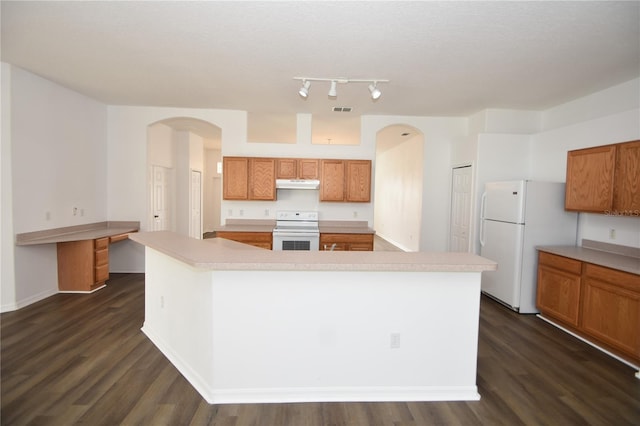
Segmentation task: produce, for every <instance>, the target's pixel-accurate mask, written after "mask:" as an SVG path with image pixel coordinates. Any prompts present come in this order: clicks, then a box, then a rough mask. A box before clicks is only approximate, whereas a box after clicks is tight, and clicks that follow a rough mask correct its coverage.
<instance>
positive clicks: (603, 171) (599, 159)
mask: <svg viewBox="0 0 640 426" xmlns="http://www.w3.org/2000/svg"><path fill="white" fill-rule="evenodd" d="M565 209H567V210H574V211H581V212H593V213H611V214H616V215H632V216H633V215H638V212H639V211H640V141H632V142H625V143H619V144H613V145H605V146H596V147H593V148H585V149H578V150H575V151H569V153H568V154H567V186H566V193H565Z"/></svg>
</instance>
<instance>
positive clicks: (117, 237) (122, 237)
mask: <svg viewBox="0 0 640 426" xmlns="http://www.w3.org/2000/svg"><path fill="white" fill-rule="evenodd" d="M127 238H129V234H118V235H112V236H110V237H109V244H113V243H117V242H119V241H124V240H126V239H127Z"/></svg>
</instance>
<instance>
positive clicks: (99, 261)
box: [95, 248, 109, 267]
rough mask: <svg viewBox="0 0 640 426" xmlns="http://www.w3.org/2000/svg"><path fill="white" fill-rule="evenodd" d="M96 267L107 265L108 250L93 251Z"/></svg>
mask: <svg viewBox="0 0 640 426" xmlns="http://www.w3.org/2000/svg"><path fill="white" fill-rule="evenodd" d="M95 259H96V263H95V265H96V267H97V266H102V265H108V264H109V249H108V248H106V249H102V250H96V251H95Z"/></svg>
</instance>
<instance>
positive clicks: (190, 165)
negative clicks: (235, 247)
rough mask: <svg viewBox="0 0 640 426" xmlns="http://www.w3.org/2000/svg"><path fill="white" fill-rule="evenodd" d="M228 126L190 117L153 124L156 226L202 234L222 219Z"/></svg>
mask: <svg viewBox="0 0 640 426" xmlns="http://www.w3.org/2000/svg"><path fill="white" fill-rule="evenodd" d="M221 147H222V129H221V128H220V127H218V126H216V125H214V124H212V123H209V122H207V121H204V120H199V119H196V118H190V117H172V118H168V119H165V120H160V121H157V122H155V123H152V124H150V125H149V126H148V127H147V167H148V185H147V199H148V206H149V208H148V212H149V213H148V214H149V224H150V227H149V228H150V229H151V230H169V231H174V232H177V233H179V234H182V235H187V236H191V237H193V238H202V236H203V234H204V233H206V232H208V231H212V230H213V229H214V227H215V226H217V225H218V224H220V205H221V201H222V189H221V188H222V184H221V181H222V176H221V170H220V166H219V163H220V162H221V161H222V154H221Z"/></svg>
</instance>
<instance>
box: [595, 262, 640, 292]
mask: <svg viewBox="0 0 640 426" xmlns="http://www.w3.org/2000/svg"><path fill="white" fill-rule="evenodd" d="M584 273H585V276H587V277H589V278H594V279H596V280H599V281H604V282H607V283H611V284H614V285H615V286H617V287H623V288H626V289H628V290H631V291H635V292H638V293H640V275H634V274H629V273H627V272H623V271H618V270H616V269H610V268H605V267H604V266H598V265H593V264H591V263H585V268H584Z"/></svg>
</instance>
